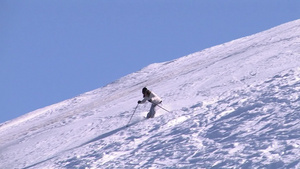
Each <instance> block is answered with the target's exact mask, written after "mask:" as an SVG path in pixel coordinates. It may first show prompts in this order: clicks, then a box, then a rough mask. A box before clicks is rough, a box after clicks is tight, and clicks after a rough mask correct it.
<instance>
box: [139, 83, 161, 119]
mask: <svg viewBox="0 0 300 169" xmlns="http://www.w3.org/2000/svg"><path fill="white" fill-rule="evenodd" d="M142 93H143V98H144V99H143V100H139V101H138V104H142V103H145V102H146V101H149V102H150V103H152V105H151V108H150V111H149V113H148V114H147V119H148V118H153V117H154V115H155V113H156V109H155V108H156V106H157V105H158V104H161V102H162V100H161V98H159V97H158V96H157V95H156V94H155V93H153V92H151V91H150V90H148V89H147V88H146V87H144V88H143V90H142Z"/></svg>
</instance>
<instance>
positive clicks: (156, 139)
mask: <svg viewBox="0 0 300 169" xmlns="http://www.w3.org/2000/svg"><path fill="white" fill-rule="evenodd" d="M145 86H147V87H148V88H149V89H150V90H153V91H154V92H155V93H157V94H158V95H159V96H160V97H161V98H162V99H163V104H162V106H163V107H164V108H165V109H167V110H169V111H170V112H167V111H165V110H163V109H159V110H158V112H157V114H156V117H155V118H153V119H148V120H146V119H144V116H145V115H146V113H147V111H148V110H149V108H150V104H149V103H148V104H142V105H138V107H137V109H136V112H135V114H134V116H133V118H132V120H131V122H130V124H129V127H126V124H127V123H128V121H129V119H130V117H131V115H132V114H133V111H134V109H135V107H136V106H137V101H138V100H140V99H142V93H141V90H142V88H143V87H145ZM299 94H300V20H296V21H293V22H289V23H286V24H283V25H280V26H278V27H275V28H272V29H270V30H267V31H264V32H261V33H258V34H255V35H252V36H248V37H244V38H241V39H238V40H234V41H231V42H228V43H225V44H222V45H218V46H215V47H212V48H208V49H205V50H203V51H200V52H197V53H194V54H191V55H188V56H184V57H182V58H179V59H176V60H173V61H169V62H164V63H155V64H151V65H149V66H148V67H146V68H144V69H142V70H140V71H138V72H135V73H132V74H129V75H127V76H125V77H123V78H121V79H119V80H117V81H115V82H113V83H111V84H109V85H107V86H105V87H102V88H99V89H96V90H94V91H91V92H87V93H84V94H82V95H80V96H78V97H75V98H72V99H69V100H66V101H63V102H61V103H57V104H55V105H51V106H48V107H45V108H42V109H39V110H36V111H34V112H31V113H28V114H26V115H24V116H21V117H19V118H17V119H14V120H12V121H8V122H6V123H2V124H0V168H1V169H2V168H3V169H9V168H37V169H40V168H128V169H129V168H130V169H131V168H300V123H299V122H300V97H299Z"/></svg>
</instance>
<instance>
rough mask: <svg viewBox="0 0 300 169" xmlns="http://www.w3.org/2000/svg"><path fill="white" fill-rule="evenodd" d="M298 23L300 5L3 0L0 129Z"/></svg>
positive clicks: (289, 1) (277, 1) (287, 1)
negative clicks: (150, 70) (162, 66)
mask: <svg viewBox="0 0 300 169" xmlns="http://www.w3.org/2000/svg"><path fill="white" fill-rule="evenodd" d="M296 19H300V1H299V0H226V1H224V0H89V1H85V0H63V1H61V0H0V24H1V26H0V77H1V84H0V86H1V93H0V105H1V108H0V123H2V122H4V121H7V120H11V119H13V118H16V117H18V116H21V115H23V114H25V113H28V112H31V111H33V110H36V109H38V108H42V107H45V106H48V105H51V104H54V103H57V102H60V101H63V100H66V99H69V98H72V97H75V96H77V95H79V94H82V93H84V92H88V91H91V90H94V89H96V88H100V87H102V86H105V85H106V84H109V83H111V82H113V81H115V80H117V79H119V78H120V77H123V76H125V75H127V74H129V73H133V72H135V71H138V70H140V69H141V68H143V67H145V66H147V65H149V64H151V63H157V62H163V61H169V60H173V59H176V58H179V57H182V56H185V55H188V54H191V53H193V52H197V51H201V50H203V49H205V48H208V47H212V46H215V45H218V44H222V43H225V42H228V41H231V40H234V39H237V38H241V37H244V36H247V35H251V34H254V33H258V32H261V31H264V30H266V29H269V28H272V27H274V26H277V25H280V24H283V23H285V22H289V21H293V20H296ZM137 99H138V98H137Z"/></svg>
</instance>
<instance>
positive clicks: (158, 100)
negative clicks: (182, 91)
mask: <svg viewBox="0 0 300 169" xmlns="http://www.w3.org/2000/svg"><path fill="white" fill-rule="evenodd" d="M146 101H150V102H151V103H154V104H159V103H161V102H162V100H161V98H160V97H158V96H157V95H156V94H155V93H153V92H150V95H149V96H145V97H144V99H143V100H141V103H145V102H146Z"/></svg>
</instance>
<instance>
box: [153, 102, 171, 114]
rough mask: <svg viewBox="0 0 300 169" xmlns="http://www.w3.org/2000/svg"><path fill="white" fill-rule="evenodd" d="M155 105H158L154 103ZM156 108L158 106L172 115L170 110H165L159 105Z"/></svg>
mask: <svg viewBox="0 0 300 169" xmlns="http://www.w3.org/2000/svg"><path fill="white" fill-rule="evenodd" d="M154 104H156V103H154ZM156 106H158V107H160V108H162V109H163V110H165V111H166V112H168V113H171V112H170V111H169V110H167V109H165V108H163V107H162V106H160V105H159V104H156Z"/></svg>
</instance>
